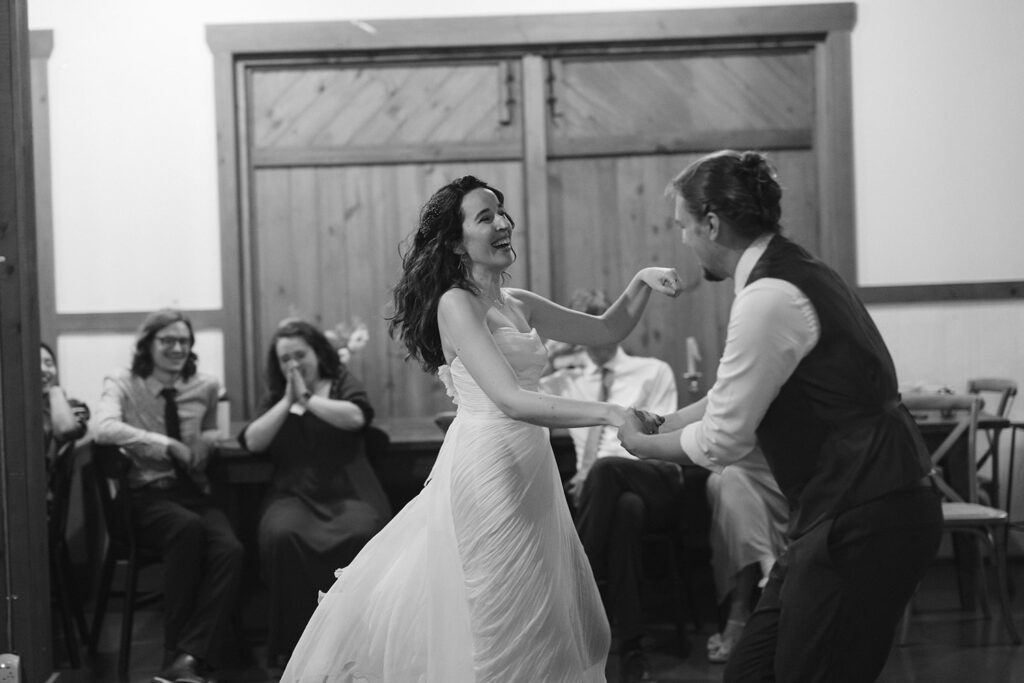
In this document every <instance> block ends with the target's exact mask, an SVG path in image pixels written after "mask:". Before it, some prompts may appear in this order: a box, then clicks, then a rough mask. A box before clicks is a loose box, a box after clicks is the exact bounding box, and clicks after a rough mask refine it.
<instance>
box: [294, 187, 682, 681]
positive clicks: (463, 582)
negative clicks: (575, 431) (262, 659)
mask: <svg viewBox="0 0 1024 683" xmlns="http://www.w3.org/2000/svg"><path fill="white" fill-rule="evenodd" d="M503 202H504V198H503V195H502V193H501V192H500V191H498V190H496V189H494V188H492V187H490V186H489V185H487V184H486V183H485V182H483V181H481V180H479V179H477V178H474V177H473V176H465V177H463V178H459V179H457V180H455V181H453V182H451V183H449V184H448V185H445V186H444V187H442V188H441V189H440V190H438V191H437V192H436V193H435V194H434V195H433V196H432V197H431V198H430V199H429V200H428V201H427V203H426V205H425V206H424V207H423V209H422V211H421V213H420V224H419V229H418V230H417V232H416V234H415V237H414V238H413V244H412V248H411V249H410V250H409V251H408V252H407V253H406V254H405V255H404V257H403V273H402V277H401V280H400V281H399V282H398V284H397V286H396V287H395V291H394V303H395V314H394V317H393V318H392V319H391V331H392V334H395V335H397V336H398V337H399V338H400V339H401V340H402V341H403V342H404V343H405V345H406V347H407V348H408V350H409V353H410V355H411V356H412V357H414V358H416V359H418V360H419V361H420V362H421V364H422V365H423V367H424V369H425V370H427V371H428V372H431V373H433V372H436V373H437V374H438V376H439V377H440V378H441V380H442V381H443V382H444V384H445V386H446V388H447V390H448V393H449V394H450V395H451V397H452V399H453V400H454V401H455V403H456V405H457V407H458V410H457V414H456V417H455V420H454V422H452V424H451V426H450V427H449V429H448V432H447V434H446V435H445V440H444V444H443V445H442V447H441V450H440V453H439V454H438V457H437V461H436V463H435V464H434V468H433V470H432V471H431V473H430V477H429V478H428V479H427V483H426V484H425V485H424V488H423V490H422V491H421V492H420V494H419V495H418V496H417V497H416V498H414V499H413V500H412V501H410V503H409V504H408V505H406V507H405V508H404V509H403V510H402V511H401V512H400V513H399V514H398V515H397V516H396V517H395V518H394V519H393V520H392V521H391V523H390V524H388V525H387V526H386V527H385V528H384V529H383V530H382V531H381V532H380V533H378V534H377V535H376V536H375V537H374V538H373V539H372V540H371V541H370V542H369V543H368V544H367V545H366V546H365V547H364V548H363V550H362V552H360V553H359V555H358V556H357V557H356V558H355V560H353V561H352V563H351V564H350V565H349V566H348V567H346V568H345V569H343V570H341V571H340V572H339V574H338V577H339V578H338V580H337V581H336V582H335V584H334V585H333V586H332V587H331V589H330V590H329V591H328V592H327V593H326V594H324V596H323V598H322V600H321V602H320V605H319V606H318V607H317V610H316V612H315V613H314V614H313V617H312V618H311V619H310V621H309V624H308V625H307V626H306V629H305V632H304V633H303V635H302V638H301V639H300V641H299V644H298V645H297V646H296V648H295V650H294V652H293V653H292V656H291V659H290V661H289V664H288V667H287V668H286V669H285V672H284V674H283V677H282V679H281V680H282V681H284V682H290V681H305V682H313V681H315V682H316V683H333V682H337V683H350V682H351V683H359V682H362V681H367V682H373V683H403V682H405V681H429V682H436V683H462V682H469V681H498V682H509V683H518V682H520V681H531V682H540V681H545V682H554V681H565V682H567V683H568V682H572V683H579V682H580V681H604V669H605V660H606V657H607V655H608V648H609V640H610V636H609V628H608V622H607V620H606V618H605V614H604V609H603V607H602V605H601V599H600V596H599V594H598V590H597V586H596V585H595V583H594V577H593V575H592V574H591V570H590V564H589V563H588V561H587V558H586V556H585V555H584V553H583V549H582V547H581V545H580V543H579V540H578V538H577V535H576V530H575V528H574V527H573V524H572V520H571V518H570V516H569V510H568V507H567V506H566V504H565V496H564V494H563V492H562V487H561V484H560V482H559V477H558V472H557V469H556V466H555V460H554V457H553V456H552V453H551V446H550V441H549V436H548V430H547V429H545V428H546V427H582V426H589V425H613V426H618V425H621V424H622V422H623V421H624V419H625V411H626V408H624V407H623V406H618V405H613V404H607V403H596V402H587V401H577V400H573V399H566V398H559V397H554V396H548V395H544V394H541V393H539V392H538V391H537V386H538V380H539V378H540V376H541V374H542V372H543V370H544V366H545V364H546V362H547V357H546V354H545V348H544V343H543V338H549V337H550V338H555V339H558V340H561V341H565V342H568V343H570V344H586V345H598V344H609V343H614V342H618V341H620V340H621V339H623V338H624V337H625V336H626V335H627V334H628V333H629V332H630V331H631V330H632V329H633V327H634V326H635V325H636V323H637V321H638V320H639V318H640V315H641V314H642V312H643V309H644V307H645V306H646V304H647V300H648V298H649V297H650V292H651V290H656V291H659V292H662V293H665V294H668V295H670V296H676V295H677V294H679V292H680V291H681V284H680V280H679V277H678V275H677V274H676V272H675V270H673V269H667V268H644V269H642V270H641V271H640V272H638V273H637V274H636V275H635V276H634V277H633V279H632V281H631V282H630V283H629V285H628V286H627V287H626V290H625V291H624V292H623V293H622V294H621V295H620V296H619V298H618V300H617V301H616V302H615V303H614V304H613V305H612V307H611V308H609V309H608V311H607V312H606V313H604V314H603V315H601V316H590V315H587V314H584V313H580V312H577V311H572V310H569V309H567V308H563V307H561V306H558V305H556V304H554V303H552V302H551V301H549V300H547V299H545V298H544V297H541V296H538V295H536V294H533V293H531V292H528V291H526V290H522V289H510V288H503V287H502V286H501V284H502V280H503V278H504V277H505V276H506V275H505V271H506V270H507V269H508V267H509V266H510V265H511V264H512V263H513V261H514V260H515V251H514V250H513V249H512V232H513V229H514V228H515V223H514V222H513V220H512V218H511V217H510V216H509V215H508V214H507V213H506V212H505V209H504V206H503Z"/></svg>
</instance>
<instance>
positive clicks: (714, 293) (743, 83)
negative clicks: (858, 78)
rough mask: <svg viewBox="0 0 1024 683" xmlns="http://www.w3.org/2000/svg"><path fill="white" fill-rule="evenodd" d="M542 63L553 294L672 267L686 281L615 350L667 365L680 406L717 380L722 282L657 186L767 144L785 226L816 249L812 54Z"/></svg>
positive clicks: (724, 296) (724, 305)
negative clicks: (724, 153)
mask: <svg viewBox="0 0 1024 683" xmlns="http://www.w3.org/2000/svg"><path fill="white" fill-rule="evenodd" d="M549 70H550V82H551V84H552V87H551V93H552V96H551V98H550V101H549V112H548V158H549V177H550V197H549V204H550V216H551V225H550V234H551V240H552V244H551V253H552V254H553V255H554V258H556V259H557V261H556V262H555V263H553V264H552V290H553V291H552V294H553V296H554V297H555V299H556V300H559V301H566V300H568V298H569V296H570V295H571V293H572V291H573V290H575V289H576V288H578V287H600V288H606V289H608V290H609V291H610V292H612V293H615V292H618V291H620V290H621V289H622V287H623V286H624V285H625V284H626V283H627V282H628V279H629V278H630V277H631V276H632V274H633V273H635V272H636V270H637V269H639V268H640V267H642V266H644V265H647V264H658V265H664V266H676V267H677V268H679V269H680V271H681V273H682V275H683V277H684V280H685V281H687V282H688V283H690V284H693V285H696V286H695V287H694V288H693V289H692V290H690V291H687V292H686V293H684V294H683V295H682V296H681V297H680V298H679V299H676V300H670V299H665V298H663V297H654V298H653V299H652V301H651V304H650V306H649V308H648V312H647V314H646V315H645V316H644V318H643V320H642V321H641V323H640V325H639V326H638V327H637V329H636V330H635V331H634V333H633V335H632V336H631V337H630V338H629V339H627V341H626V342H625V344H624V346H625V348H626V349H627V350H629V351H630V352H632V353H635V354H639V355H650V356H656V357H658V358H662V359H664V360H666V361H668V362H669V363H670V364H671V365H672V367H673V368H674V369H675V371H676V379H677V383H678V386H679V393H680V401H681V402H682V403H688V402H690V401H691V400H693V399H696V398H699V397H700V396H702V395H703V394H704V393H706V392H707V390H708V389H709V388H710V386H711V385H712V384H713V382H714V373H715V370H716V368H717V363H718V359H719V356H720V355H721V351H722V349H723V347H724V343H725V333H726V325H727V322H728V312H729V307H730V305H731V302H732V291H733V287H732V284H731V282H729V283H721V284H712V283H704V282H702V277H701V272H700V269H699V267H698V266H697V263H696V259H695V258H694V256H693V255H692V254H691V253H690V252H689V249H688V248H687V247H684V246H683V245H682V243H681V236H680V232H679V230H678V229H677V228H675V227H674V226H673V223H672V209H673V205H672V202H671V201H670V200H668V199H666V197H665V188H666V186H667V185H668V182H669V180H670V179H671V178H672V177H673V176H675V175H676V174H677V173H678V172H679V171H680V170H682V169H683V168H684V167H685V166H686V165H687V164H688V163H690V162H691V161H693V160H694V159H696V158H697V157H698V156H699V155H700V154H703V153H705V152H707V151H710V150H714V149H719V148H734V149H761V150H768V151H769V152H770V156H771V158H772V160H773V161H774V162H775V164H776V165H777V167H778V170H779V174H780V178H781V180H782V182H783V184H784V186H785V192H784V207H783V217H784V224H785V227H786V228H787V233H788V234H791V235H792V236H794V237H795V238H796V239H797V240H798V241H800V242H801V243H802V244H804V245H806V246H808V247H809V248H810V249H811V250H812V251H816V250H817V246H818V230H819V225H818V221H817V218H816V217H817V212H818V202H817V199H816V197H817V188H816V181H815V178H816V172H817V171H816V160H815V153H814V150H813V149H812V140H813V134H812V131H813V122H814V111H813V109H814V92H813V86H814V77H813V74H814V62H813V54H812V52H811V51H810V50H809V49H808V50H802V51H784V52H768V51H765V52H756V53H750V52H745V53H744V52H737V53H736V54H731V55H730V54H725V55H723V54H721V53H715V54H694V53H689V54H687V53H682V54H660V55H655V56H651V55H650V54H649V53H648V54H642V55H614V56H611V55H609V56H602V55H581V56H579V57H574V58H570V57H567V58H558V59H553V60H551V61H550V62H549ZM688 337H693V338H694V339H695V340H696V342H697V346H698V349H699V350H700V353H701V356H702V357H703V360H702V362H701V363H700V364H699V365H698V366H697V369H698V370H699V371H700V372H701V373H702V377H701V380H700V381H699V382H698V383H697V384H696V385H691V384H690V382H688V381H685V378H684V374H685V373H686V369H687V344H686V340H687V338H688Z"/></svg>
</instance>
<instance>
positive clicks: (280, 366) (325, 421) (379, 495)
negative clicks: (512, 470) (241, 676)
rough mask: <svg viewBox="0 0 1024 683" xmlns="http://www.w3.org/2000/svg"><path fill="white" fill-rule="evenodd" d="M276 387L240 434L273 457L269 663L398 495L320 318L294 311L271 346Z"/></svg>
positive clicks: (271, 385) (267, 543)
mask: <svg viewBox="0 0 1024 683" xmlns="http://www.w3.org/2000/svg"><path fill="white" fill-rule="evenodd" d="M266 375H267V386H268V395H267V397H266V399H265V400H264V403H263V407H262V412H261V413H260V415H259V416H258V417H257V418H256V419H254V420H253V421H252V422H250V423H249V424H248V425H246V427H245V429H244V430H243V431H242V433H241V434H240V435H239V437H238V439H239V441H240V442H241V444H242V445H243V446H244V447H245V448H247V449H248V450H250V451H253V452H254V453H266V454H268V455H269V456H270V457H271V458H272V459H273V461H274V475H273V477H272V481H271V485H270V491H269V493H268V495H267V500H266V502H265V505H264V511H263V514H262V517H261V519H260V525H259V546H260V557H261V563H262V567H263V573H264V576H265V579H266V581H267V584H268V586H269V589H270V615H269V616H270V624H269V626H270V633H269V642H268V648H267V654H268V658H269V661H270V664H271V665H276V664H278V663H279V662H278V660H279V659H287V657H288V656H289V655H290V654H291V651H292V648H294V646H295V643H296V642H297V641H298V639H299V635H300V634H301V633H302V629H303V627H304V626H305V625H306V622H307V621H308V620H309V617H310V615H311V614H313V610H314V609H315V608H316V595H317V594H316V590H313V589H312V587H314V586H315V587H318V588H320V589H321V590H326V589H327V588H328V587H329V586H330V584H331V583H332V582H333V581H334V570H335V569H337V568H338V567H343V566H345V565H347V564H348V563H349V562H351V561H352V558H353V557H355V555H356V553H357V552H359V550H360V549H361V548H362V547H363V545H364V544H365V543H366V542H367V541H368V540H369V539H370V538H371V537H372V536H373V535H374V534H375V533H376V532H377V531H378V530H379V529H380V528H381V527H382V526H383V525H384V524H385V523H386V522H387V521H388V519H389V518H390V516H391V512H390V505H389V503H388V500H387V497H386V496H385V494H384V491H383V489H381V486H380V483H379V482H378V481H377V478H376V476H375V475H374V473H373V470H372V469H371V468H370V465H369V462H368V461H367V459H366V447H365V440H364V438H363V429H364V428H365V427H366V426H367V425H368V424H370V421H371V420H372V419H373V407H372V406H371V405H370V402H369V399H368V397H367V394H366V391H365V389H364V388H363V386H362V383H361V382H360V381H359V380H358V379H356V377H355V376H354V375H353V374H352V373H350V372H349V371H348V369H347V368H346V367H345V366H344V365H343V364H342V363H341V361H340V360H339V358H338V355H337V353H336V352H335V350H334V348H333V347H332V346H331V344H330V342H328V340H327V338H326V337H325V336H324V334H323V333H322V332H321V331H320V330H319V329H317V328H316V327H314V326H313V325H311V324H309V323H307V322H303V321H299V320H287V321H285V322H283V323H282V324H281V325H280V327H278V329H277V331H276V332H275V333H274V336H273V338H272V339H271V343H270V350H269V353H268V356H267V368H266Z"/></svg>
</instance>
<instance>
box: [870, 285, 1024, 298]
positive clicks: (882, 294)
mask: <svg viewBox="0 0 1024 683" xmlns="http://www.w3.org/2000/svg"><path fill="white" fill-rule="evenodd" d="M858 292H859V293H860V298H861V299H862V300H863V301H864V303H866V304H910V303H931V302H939V301H999V300H1006V299H1024V281H1022V280H1007V281H1002V282H957V283H953V282H950V283H946V284H930V285H892V286H880V287H860V288H859V289H858Z"/></svg>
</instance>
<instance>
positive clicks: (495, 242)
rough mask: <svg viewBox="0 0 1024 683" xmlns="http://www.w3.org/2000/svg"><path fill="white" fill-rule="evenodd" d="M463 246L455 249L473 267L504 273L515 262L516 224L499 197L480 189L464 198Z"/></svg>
mask: <svg viewBox="0 0 1024 683" xmlns="http://www.w3.org/2000/svg"><path fill="white" fill-rule="evenodd" d="M462 215H463V220H462V244H461V245H460V246H459V248H458V249H457V250H456V251H457V253H459V254H465V255H466V257H467V258H468V259H469V262H470V263H471V264H472V265H473V266H482V267H483V268H486V269H488V270H499V271H503V270H505V269H506V268H508V267H509V266H510V265H512V263H513V262H514V261H515V260H516V255H515V252H514V251H512V230H513V229H515V223H514V222H513V221H512V218H511V217H510V216H509V215H508V214H507V213H505V207H503V206H502V205H501V202H499V201H498V197H497V196H496V195H495V194H494V193H493V192H491V191H490V190H488V189H485V188H482V187H479V188H477V189H475V190H473V191H471V192H469V193H468V194H466V196H465V197H463V198H462Z"/></svg>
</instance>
